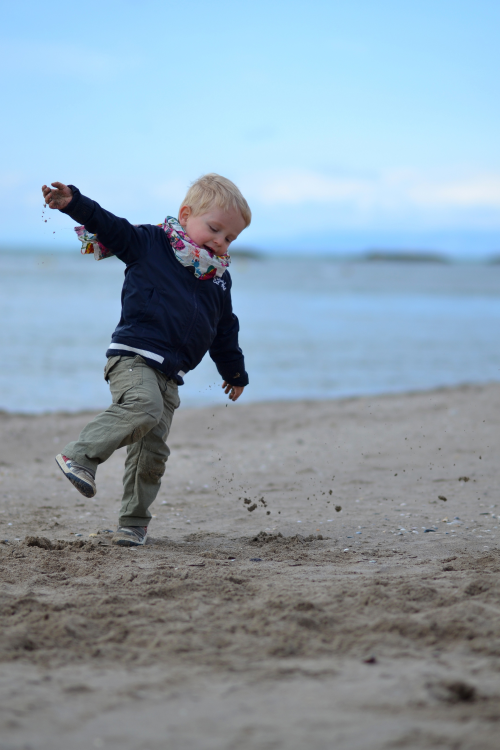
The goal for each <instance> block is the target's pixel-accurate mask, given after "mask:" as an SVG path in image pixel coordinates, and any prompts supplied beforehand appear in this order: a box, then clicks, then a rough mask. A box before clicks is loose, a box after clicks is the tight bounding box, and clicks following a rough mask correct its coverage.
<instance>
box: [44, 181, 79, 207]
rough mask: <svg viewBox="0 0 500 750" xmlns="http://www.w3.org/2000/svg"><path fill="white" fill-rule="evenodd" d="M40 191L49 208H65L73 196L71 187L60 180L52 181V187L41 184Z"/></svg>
mask: <svg viewBox="0 0 500 750" xmlns="http://www.w3.org/2000/svg"><path fill="white" fill-rule="evenodd" d="M42 193H43V197H44V198H45V203H46V204H47V206H48V207H49V208H59V209H61V208H66V206H67V205H68V203H69V202H70V201H71V199H72V198H73V193H72V191H71V188H69V187H68V186H67V185H64V184H63V183H62V182H53V183H52V187H48V186H47V185H43V186H42Z"/></svg>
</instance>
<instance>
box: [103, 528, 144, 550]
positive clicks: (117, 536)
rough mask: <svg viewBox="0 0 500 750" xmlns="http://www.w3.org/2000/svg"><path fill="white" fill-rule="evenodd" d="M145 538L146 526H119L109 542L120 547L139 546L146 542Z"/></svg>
mask: <svg viewBox="0 0 500 750" xmlns="http://www.w3.org/2000/svg"><path fill="white" fill-rule="evenodd" d="M147 538H148V527H147V526H119V527H118V528H117V530H116V532H115V533H114V534H113V536H112V537H111V544H118V545H119V546H120V547H139V546H141V545H142V544H146V539H147Z"/></svg>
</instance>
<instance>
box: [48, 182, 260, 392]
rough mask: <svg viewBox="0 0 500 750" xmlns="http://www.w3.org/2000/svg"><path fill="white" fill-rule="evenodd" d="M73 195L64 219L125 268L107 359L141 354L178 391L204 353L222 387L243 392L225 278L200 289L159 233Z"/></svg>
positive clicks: (228, 285)
mask: <svg viewBox="0 0 500 750" xmlns="http://www.w3.org/2000/svg"><path fill="white" fill-rule="evenodd" d="M70 187H71V189H72V191H73V199H72V200H71V202H70V203H69V204H68V205H67V206H66V208H65V209H63V213H66V214H68V215H69V216H71V218H72V219H74V220H75V221H77V222H79V223H80V224H84V225H85V227H86V228H87V229H88V230H89V231H90V232H94V233H95V234H97V235H98V236H99V241H100V242H102V244H103V245H104V246H105V247H108V248H109V249H110V250H112V252H113V253H114V254H115V255H116V256H117V257H118V258H120V260H122V261H123V262H124V263H126V266H127V267H126V269H125V281H124V284H123V290H122V313H121V318H120V322H119V323H118V325H117V327H116V330H115V332H114V333H113V336H112V339H111V344H110V348H109V349H108V350H107V352H106V355H107V356H108V357H110V356H113V355H117V354H121V355H125V356H135V355H136V354H140V355H141V356H142V357H143V358H144V359H145V360H146V362H147V363H148V365H150V366H151V367H154V368H155V369H157V370H161V372H163V373H165V375H167V376H168V377H170V378H173V379H174V380H176V381H177V382H178V383H179V384H180V385H182V383H183V380H182V377H183V375H185V374H186V373H187V372H188V371H189V370H193V369H194V368H195V367H196V366H197V365H198V364H199V363H200V362H201V360H202V358H203V357H204V355H205V354H206V352H207V351H208V352H210V356H211V358H212V359H213V361H214V362H215V364H216V366H217V369H218V371H219V373H220V375H221V376H222V378H223V379H224V380H226V381H227V382H228V383H230V385H239V386H244V385H247V384H248V375H247V373H246V372H245V361H244V359H243V352H242V351H241V349H240V347H239V346H238V331H239V324H238V318H237V317H236V315H235V314H234V313H233V309H232V305H231V276H230V275H229V271H225V273H224V274H223V275H222V276H221V277H217V276H216V277H214V278H213V279H209V280H204V281H200V279H197V278H196V277H195V276H194V274H193V273H192V272H191V270H190V268H189V267H186V266H183V265H181V263H179V261H178V260H177V258H176V257H175V255H174V251H173V250H172V247H171V245H170V242H169V240H168V237H167V235H166V233H165V231H164V230H163V229H162V227H157V226H153V225H152V224H143V225H140V226H133V225H132V224H130V223H129V222H128V221H127V220H126V219H120V218H118V217H117V216H114V214H112V213H110V212H109V211H105V210H104V209H103V208H101V206H100V205H99V204H98V203H96V202H95V201H93V200H91V199H90V198H86V197H85V196H84V195H82V194H81V193H80V191H79V190H78V188H75V187H74V186H73V185H70Z"/></svg>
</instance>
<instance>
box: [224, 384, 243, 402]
mask: <svg viewBox="0 0 500 750" xmlns="http://www.w3.org/2000/svg"><path fill="white" fill-rule="evenodd" d="M222 387H223V389H224V393H229V400H230V401H237V400H238V399H239V397H240V396H241V394H242V393H243V391H244V390H245V386H243V385H229V383H226V381H224V382H223V383H222Z"/></svg>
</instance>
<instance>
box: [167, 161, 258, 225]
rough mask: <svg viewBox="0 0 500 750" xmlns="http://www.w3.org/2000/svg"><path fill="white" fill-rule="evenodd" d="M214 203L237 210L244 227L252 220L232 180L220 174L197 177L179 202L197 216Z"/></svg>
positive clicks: (250, 213) (246, 205) (248, 209)
mask: <svg viewBox="0 0 500 750" xmlns="http://www.w3.org/2000/svg"><path fill="white" fill-rule="evenodd" d="M214 205H215V206H218V207H219V208H223V209H226V210H227V209H230V208H234V209H236V210H237V211H239V212H240V213H241V215H242V217H243V219H244V221H245V227H247V226H248V225H249V224H250V222H251V221H252V212H251V211H250V206H249V205H248V203H247V202H246V200H245V199H244V197H243V196H242V194H241V193H240V191H239V190H238V188H237V187H236V185H235V184H234V182H231V180H228V179H227V177H222V176H221V175H220V174H215V172H210V174H205V175H203V176H202V177H199V178H198V179H197V180H195V181H194V182H193V183H192V184H191V186H190V188H189V190H188V191H187V194H186V197H185V198H184V200H183V201H182V203H181V208H182V206H189V207H190V209H191V210H192V212H193V215H194V216H199V215H200V214H203V213H205V212H206V211H208V209H209V208H211V206H214Z"/></svg>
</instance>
